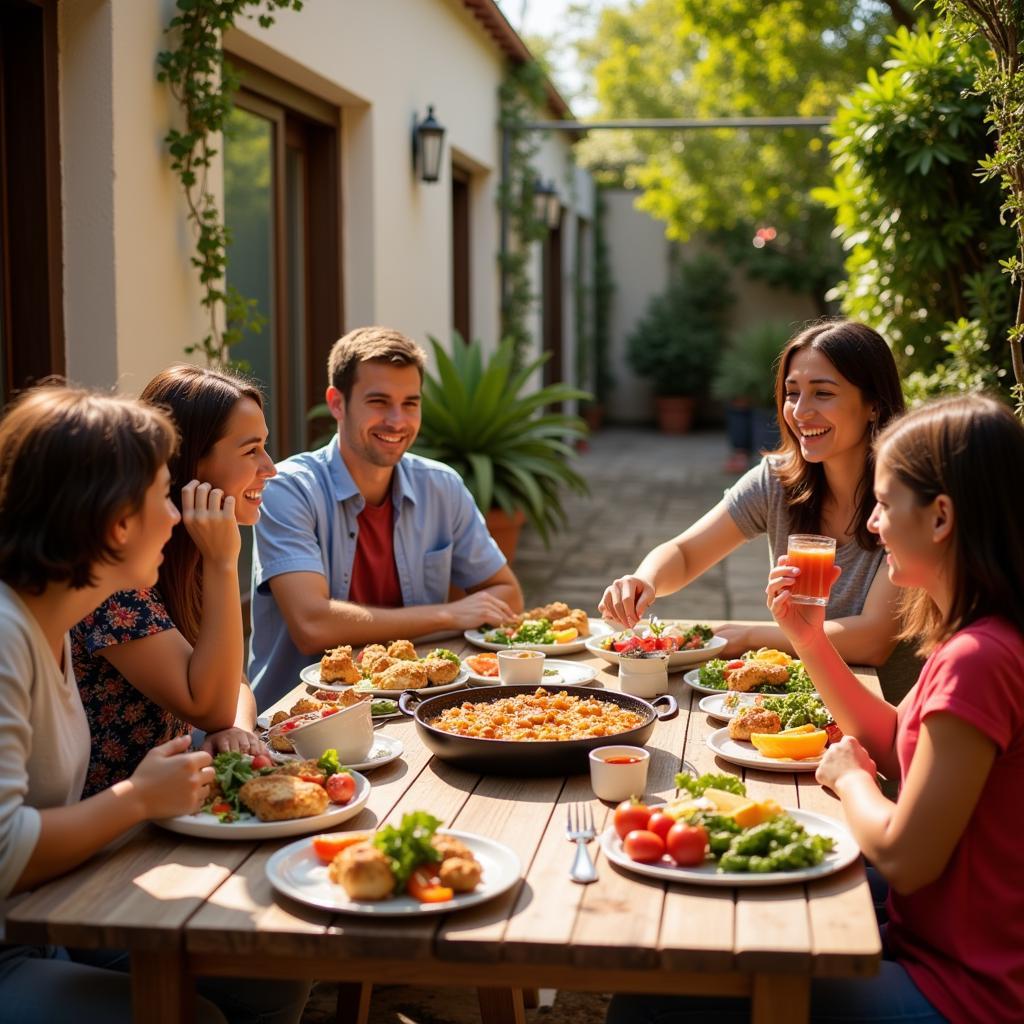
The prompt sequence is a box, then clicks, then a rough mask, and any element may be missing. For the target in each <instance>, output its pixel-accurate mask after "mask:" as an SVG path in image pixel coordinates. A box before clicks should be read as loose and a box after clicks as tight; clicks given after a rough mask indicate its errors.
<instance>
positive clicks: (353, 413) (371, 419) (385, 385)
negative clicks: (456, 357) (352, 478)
mask: <svg viewBox="0 0 1024 1024" xmlns="http://www.w3.org/2000/svg"><path fill="white" fill-rule="evenodd" d="M327 399H328V404H329V405H330V406H331V411H332V412H333V413H334V416H335V419H336V420H337V421H338V439H339V446H340V448H341V454H342V457H343V458H344V459H345V462H346V464H347V465H348V466H349V467H350V469H351V468H353V467H354V466H358V465H359V464H360V463H361V464H363V465H369V466H375V467H377V468H380V469H385V468H387V469H390V468H392V467H393V466H395V465H397V463H398V461H399V459H401V457H402V456H403V455H404V454H405V453H406V452H407V451H408V450H409V448H410V447H411V446H412V443H413V441H415V440H416V435H417V434H418V433H419V430H420V373H419V370H418V369H417V368H416V367H415V366H412V365H410V366H394V365H393V364H391V363H382V362H374V361H368V362H363V363H360V364H359V370H358V372H357V373H356V379H355V383H354V384H353V386H352V394H351V395H350V396H349V398H347V399H346V398H345V396H344V395H342V394H341V392H339V391H338V390H337V389H335V388H329V389H328V393H327Z"/></svg>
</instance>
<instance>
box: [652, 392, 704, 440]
mask: <svg viewBox="0 0 1024 1024" xmlns="http://www.w3.org/2000/svg"><path fill="white" fill-rule="evenodd" d="M654 402H655V408H656V409H657V412H658V429H659V430H660V431H661V432H662V433H663V434H687V433H689V431H690V427H691V426H693V410H694V406H695V405H696V402H695V400H694V399H693V398H690V397H687V396H685V395H658V396H657V397H656V398H655V400H654Z"/></svg>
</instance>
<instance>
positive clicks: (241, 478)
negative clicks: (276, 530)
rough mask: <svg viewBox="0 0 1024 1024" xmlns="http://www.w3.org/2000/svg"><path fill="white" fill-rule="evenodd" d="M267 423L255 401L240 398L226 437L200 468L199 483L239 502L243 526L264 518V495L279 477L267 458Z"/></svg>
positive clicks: (229, 417) (207, 456)
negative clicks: (261, 506) (274, 478)
mask: <svg viewBox="0 0 1024 1024" xmlns="http://www.w3.org/2000/svg"><path fill="white" fill-rule="evenodd" d="M266 445H267V421H266V420H265V419H264V418H263V410H262V409H261V408H260V407H259V406H258V405H257V404H256V402H254V401H253V400H252V399H251V398H245V397H242V398H239V400H238V401H237V402H236V403H235V405H234V408H232V410H231V414H230V415H229V416H228V421H227V426H226V428H225V431H224V436H223V437H222V438H221V439H220V440H219V441H218V442H217V443H216V444H215V445H214V446H213V447H212V448H211V449H210V450H209V451H208V452H207V453H206V455H204V456H203V457H202V458H201V459H200V460H199V462H198V464H197V466H196V476H197V477H198V479H199V480H201V481H205V482H209V483H211V484H213V486H214V487H219V488H220V489H221V490H222V491H223V492H224V496H225V497H228V496H232V497H234V499H235V518H236V519H237V520H238V524H239V526H252V525H253V524H254V523H255V522H256V521H257V520H258V519H259V517H260V504H261V503H262V498H261V495H262V492H263V488H264V486H265V484H266V482H267V480H268V479H269V478H270V477H272V476H274V475H275V474H276V473H277V470H276V469H275V468H274V462H273V460H272V459H271V458H270V456H269V455H268V454H267V447H266Z"/></svg>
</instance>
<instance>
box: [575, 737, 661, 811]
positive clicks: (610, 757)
mask: <svg viewBox="0 0 1024 1024" xmlns="http://www.w3.org/2000/svg"><path fill="white" fill-rule="evenodd" d="M650 763H651V755H650V754H649V753H648V752H647V751H646V750H644V748H643V747H597V748H596V749H594V750H592V751H591V752H590V786H591V788H592V789H593V790H594V796H596V797H598V798H599V799H601V800H610V801H611V802H613V803H618V802H619V801H620V800H628V799H629V798H630V797H631V796H636V797H642V796H643V795H644V787H645V786H646V785H647V766H648V765H649V764H650Z"/></svg>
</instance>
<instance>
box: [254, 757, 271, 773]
mask: <svg viewBox="0 0 1024 1024" xmlns="http://www.w3.org/2000/svg"><path fill="white" fill-rule="evenodd" d="M252 766H253V768H255V769H256V771H259V770H260V769H261V768H273V767H274V761H273V759H272V758H271V756H270V755H269V754H257V755H256V756H255V757H254V758H253V759H252Z"/></svg>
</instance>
